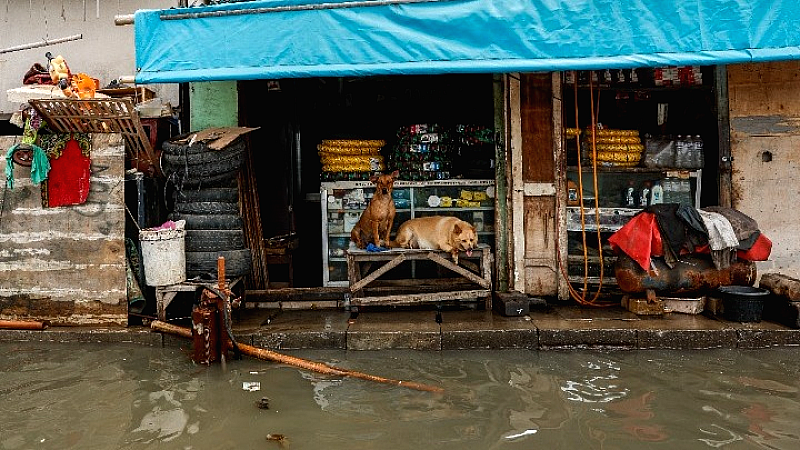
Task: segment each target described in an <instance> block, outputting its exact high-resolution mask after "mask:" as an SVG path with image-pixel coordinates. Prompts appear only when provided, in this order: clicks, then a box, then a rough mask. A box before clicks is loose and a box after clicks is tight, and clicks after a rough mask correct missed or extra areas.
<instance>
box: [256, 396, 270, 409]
mask: <svg viewBox="0 0 800 450" xmlns="http://www.w3.org/2000/svg"><path fill="white" fill-rule="evenodd" d="M256 406H258V408H259V409H269V399H268V398H267V397H261V400H258V401H256Z"/></svg>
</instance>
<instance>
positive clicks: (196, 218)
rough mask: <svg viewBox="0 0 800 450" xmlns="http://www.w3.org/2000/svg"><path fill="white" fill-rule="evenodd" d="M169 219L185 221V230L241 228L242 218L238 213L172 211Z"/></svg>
mask: <svg viewBox="0 0 800 450" xmlns="http://www.w3.org/2000/svg"><path fill="white" fill-rule="evenodd" d="M169 219H170V220H174V221H178V220H185V221H186V229H187V230H241V229H242V218H241V217H240V216H239V215H238V214H183V213H178V212H173V213H171V214H170V215H169Z"/></svg>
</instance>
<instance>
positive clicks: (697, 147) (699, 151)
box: [694, 134, 706, 169]
mask: <svg viewBox="0 0 800 450" xmlns="http://www.w3.org/2000/svg"><path fill="white" fill-rule="evenodd" d="M694 151H695V165H694V168H695V169H702V168H703V167H704V166H705V165H706V155H705V146H704V145H703V138H702V137H701V136H700V135H699V134H698V135H695V137H694Z"/></svg>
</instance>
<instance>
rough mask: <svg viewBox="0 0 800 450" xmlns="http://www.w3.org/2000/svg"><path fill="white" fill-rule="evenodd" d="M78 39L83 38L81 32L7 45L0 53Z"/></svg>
mask: <svg viewBox="0 0 800 450" xmlns="http://www.w3.org/2000/svg"><path fill="white" fill-rule="evenodd" d="M78 39H83V35H82V34H75V35H72V36H67V37H63V38H59V39H53V40H44V41H41V42H34V43H31V44H22V45H17V46H15V47H9V48H5V49H1V50H0V54H3V53H10V52H16V51H19V50H28V49H32V48H38V47H46V46H48V45H55V44H61V43H62V42H69V41H77V40H78Z"/></svg>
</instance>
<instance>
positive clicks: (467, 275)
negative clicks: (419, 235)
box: [428, 252, 492, 289]
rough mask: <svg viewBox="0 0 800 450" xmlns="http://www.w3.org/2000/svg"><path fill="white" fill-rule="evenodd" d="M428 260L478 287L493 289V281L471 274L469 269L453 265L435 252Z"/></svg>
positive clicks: (429, 254)
mask: <svg viewBox="0 0 800 450" xmlns="http://www.w3.org/2000/svg"><path fill="white" fill-rule="evenodd" d="M428 259H430V260H431V261H433V262H435V263H436V264H439V265H440V266H442V267H444V268H446V269H450V270H452V271H453V272H455V273H457V274H459V275H461V276H462V277H464V278H466V279H468V280H470V281H472V282H474V283H475V284H477V285H479V286H481V287H483V288H485V289H490V288H491V287H492V283H491V281H489V280H484V279H483V278H481V277H479V276H478V275H475V274H474V273H472V272H470V271H469V270H467V269H465V268H463V267H460V266H457V265H455V264H453V262H452V261H448V260H446V259H444V258H442V257H441V256H439V255H437V254H436V253H433V252H431V253H428Z"/></svg>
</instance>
